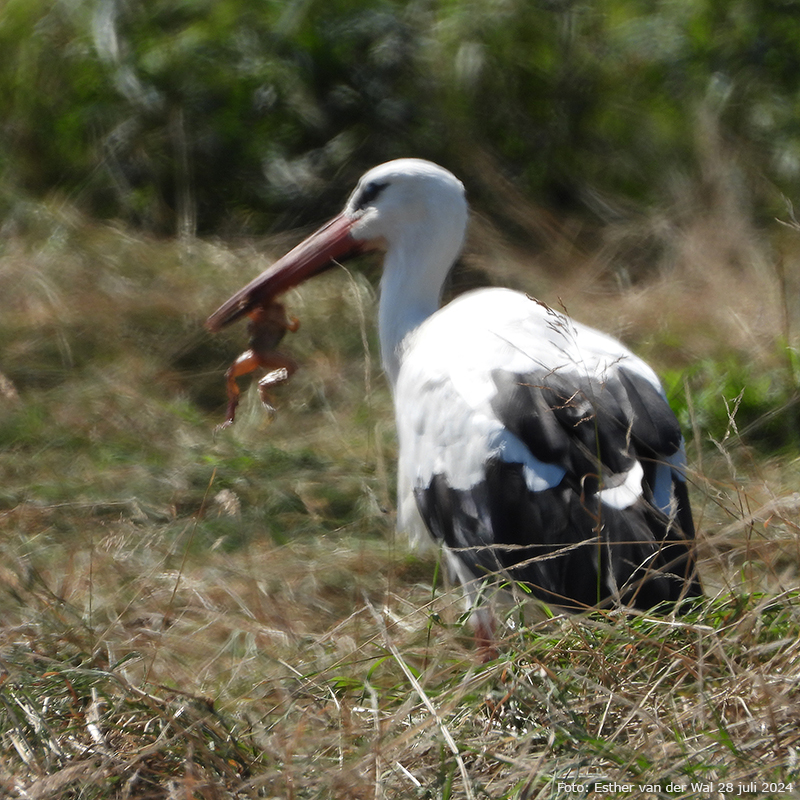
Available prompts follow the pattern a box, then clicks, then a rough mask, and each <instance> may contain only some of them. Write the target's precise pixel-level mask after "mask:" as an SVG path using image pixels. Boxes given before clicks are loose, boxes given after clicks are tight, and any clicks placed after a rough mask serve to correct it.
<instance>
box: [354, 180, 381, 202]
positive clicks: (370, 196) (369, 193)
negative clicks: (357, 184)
mask: <svg viewBox="0 0 800 800" xmlns="http://www.w3.org/2000/svg"><path fill="white" fill-rule="evenodd" d="M388 185H389V184H388V183H379V182H378V181H370V182H369V183H368V184H367V185H366V186H365V187H364V188H363V190H362V191H361V195H360V197H359V198H358V203H357V206H356V207H357V208H364V207H365V206H366V205H367V204H369V203H371V202H372V201H373V200H375V199H376V198H377V197H378V195H379V194H380V193H381V192H382V191H383V190H384V189H385V188H386V187H387V186H388Z"/></svg>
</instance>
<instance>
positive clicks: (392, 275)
mask: <svg viewBox="0 0 800 800" xmlns="http://www.w3.org/2000/svg"><path fill="white" fill-rule="evenodd" d="M418 258H419V260H418ZM423 259H424V256H422V254H420V253H413V254H412V253H408V252H400V253H398V252H397V251H395V252H392V251H391V250H390V251H389V252H388V253H387V254H386V257H385V260H384V268H383V277H382V279H381V295H380V304H379V307H378V335H379V337H380V343H381V359H382V361H383V368H384V370H385V371H386V375H387V377H388V378H389V382H390V383H391V385H392V389H394V386H395V383H396V382H397V375H398V373H399V371H400V364H401V361H402V357H403V348H404V342H405V340H406V339H407V338H408V336H409V335H410V334H411V333H413V332H414V331H415V330H416V329H417V328H418V327H419V326H420V325H421V324H422V323H423V322H424V321H425V320H426V319H427V318H428V317H430V316H431V314H433V313H434V312H435V311H436V310H437V309H438V308H439V302H440V298H441V293H442V286H443V284H444V278H445V277H446V275H447V272H448V270H449V267H450V264H447V265H439V269H436V267H435V266H434V267H428V268H427V269H425V270H424V271H421V270H420V269H419V265H420V264H425V263H426V262H425V260H423ZM415 267H416V268H415Z"/></svg>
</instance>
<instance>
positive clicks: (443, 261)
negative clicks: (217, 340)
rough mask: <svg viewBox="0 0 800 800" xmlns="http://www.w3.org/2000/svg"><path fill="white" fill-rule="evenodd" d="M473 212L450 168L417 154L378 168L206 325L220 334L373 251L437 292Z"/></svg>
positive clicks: (229, 301) (366, 176) (370, 171)
mask: <svg viewBox="0 0 800 800" xmlns="http://www.w3.org/2000/svg"><path fill="white" fill-rule="evenodd" d="M467 215H468V212H467V202H466V199H465V196H464V187H463V185H462V184H461V182H460V181H459V180H458V179H457V178H456V177H455V176H454V175H453V174H452V173H450V172H448V171H447V170H446V169H443V168H442V167H439V166H437V165H436V164H433V163H431V162H430V161H423V160H421V159H416V158H403V159H398V160H396V161H389V162H387V163H386V164H381V165H379V166H377V167H374V168H373V169H371V170H369V172H367V173H366V174H365V175H364V176H363V177H362V178H361V180H360V181H359V182H358V185H357V186H356V188H355V190H354V191H353V193H352V194H351V195H350V198H349V200H348V201H347V204H346V205H345V207H344V210H343V211H342V212H341V213H340V214H339V215H338V216H336V217H334V218H333V219H332V220H331V221H330V222H328V223H327V224H326V225H323V226H322V227H321V228H320V229H319V230H317V231H315V232H314V233H312V234H311V235H310V236H309V237H308V238H307V239H305V240H304V241H303V242H301V243H300V244H299V245H297V247H295V248H294V249H293V250H291V251H290V252H289V253H287V254H286V255H285V256H283V258H281V259H279V260H278V261H276V262H275V263H274V264H273V265H272V266H271V267H269V268H268V269H267V270H265V271H264V272H262V273H261V275H259V276H258V277H257V278H255V279H254V280H253V281H251V282H250V283H249V284H247V286H245V287H244V288H243V289H241V290H239V291H238V292H237V293H236V294H235V295H233V297H231V298H230V299H229V300H227V301H226V302H225V303H223V305H222V306H220V308H219V309H217V311H215V312H214V313H213V314H212V315H211V316H210V317H209V318H208V320H207V321H206V327H208V328H209V330H211V331H218V330H220V329H221V328H223V327H224V326H226V325H228V324H230V323H231V322H234V321H236V320H237V319H239V318H241V317H242V316H244V315H245V314H247V313H248V312H250V311H251V310H252V309H254V308H256V307H258V306H260V305H266V304H267V303H269V302H270V301H271V300H272V298H274V297H275V296H277V295H279V294H282V293H283V292H285V291H286V290H287V289H290V288H292V287H293V286H297V285H298V284H299V283H302V282H303V281H305V280H307V279H308V278H311V277H313V276H314V275H317V274H319V273H320V272H323V271H324V270H326V269H328V268H329V267H331V266H333V264H335V263H341V262H343V261H346V260H347V259H349V258H352V257H353V256H356V255H358V254H360V253H364V252H367V251H370V250H383V251H385V252H386V253H387V259H386V261H387V265H386V266H387V269H389V268H395V269H398V268H399V267H398V266H397V265H398V264H402V268H403V269H405V270H406V271H407V272H408V273H409V274H408V276H407V277H408V278H410V279H411V280H415V279H416V280H418V281H424V282H425V283H433V284H435V286H436V290H437V292H438V289H439V288H440V287H441V284H442V283H443V282H444V279H445V277H446V274H447V271H448V270H449V269H450V267H451V266H452V264H453V262H454V261H455V259H456V257H457V256H458V253H459V251H460V249H461V246H462V244H463V241H464V234H465V232H466V227H467ZM391 256H396V258H392V257H391ZM415 272H416V273H417V274H412V273H415Z"/></svg>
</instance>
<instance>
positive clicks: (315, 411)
mask: <svg viewBox="0 0 800 800" xmlns="http://www.w3.org/2000/svg"><path fill="white" fill-rule="evenodd" d="M684 234H685V235H684ZM692 235H694V233H693V234H692ZM681 236H682V237H683V238H681ZM698 236H699V234H698ZM608 237H609V238H608V239H607V243H606V246H605V247H606V250H603V249H602V248H601V249H600V250H594V251H592V252H591V253H590V254H589V255H584V256H576V255H575V254H574V253H569V252H567V248H566V245H565V244H564V241H566V239H565V240H564V241H557V242H554V243H552V247H551V248H550V250H548V251H547V252H545V253H543V254H540V255H539V256H538V259H533V260H532V261H533V263H534V265H535V268H536V270H535V271H531V272H530V273H524V272H522V271H521V269H520V267H519V263H520V260H519V258H518V254H516V253H513V252H512V251H511V250H510V249H508V248H504V249H500V246H499V245H498V246H497V249H494V250H492V252H491V253H488V252H487V251H486V250H483V251H482V250H481V249H479V248H478V247H477V246H473V249H472V252H471V255H470V256H469V257H468V258H467V259H465V261H466V263H467V266H469V267H472V268H473V269H474V270H476V269H478V268H480V267H483V266H484V265H485V264H486V263H489V261H491V262H492V263H494V264H495V265H499V266H496V268H495V271H494V272H492V273H488V274H487V273H484V275H483V278H482V279H488V280H492V279H496V280H500V279H510V280H512V282H514V283H516V284H517V285H524V286H525V287H526V288H528V290H529V291H531V292H532V293H537V294H540V295H542V296H543V297H544V298H545V299H546V300H548V301H549V302H551V303H553V304H557V303H558V302H561V301H563V303H564V305H566V306H567V308H568V309H569V310H570V312H571V313H573V314H574V315H575V316H576V317H579V318H581V319H586V320H587V321H589V322H593V323H595V324H601V325H602V326H603V327H604V328H606V329H607V330H611V331H612V332H614V333H621V334H622V335H624V336H626V338H627V339H628V340H629V341H631V342H632V343H633V344H634V346H636V347H637V349H639V350H640V351H642V352H645V354H646V355H647V356H648V358H650V359H651V360H652V361H653V362H654V363H655V366H656V367H657V368H658V369H660V370H663V371H667V372H668V371H670V370H678V371H680V370H681V369H683V370H687V369H688V370H690V369H691V366H692V364H693V360H695V355H694V354H695V353H696V352H701V355H702V358H704V359H707V360H712V361H713V360H714V359H717V358H720V357H721V356H725V355H727V356H731V355H734V356H735V357H736V358H737V359H738V361H739V363H741V364H744V365H745V367H746V369H747V370H750V371H751V373H752V377H753V380H754V381H757V380H759V379H760V378H761V373H759V371H758V364H759V358H761V357H762V356H763V355H764V353H768V354H769V359H774V363H776V364H779V365H780V364H781V362H780V355H779V354H777V353H778V351H779V342H781V341H782V339H781V337H782V336H783V335H784V334H785V333H786V331H787V330H789V332H791V325H790V322H791V319H792V317H791V315H789V316H781V315H778V316H777V317H771V316H770V313H771V312H769V309H770V308H774V306H775V304H776V303H777V304H778V305H780V298H781V296H782V292H781V282H780V280H779V278H778V277H776V276H777V275H778V273H777V272H774V273H769V270H768V269H767V268H766V267H765V266H764V264H766V263H768V262H767V261H766V260H764V259H765V257H763V256H759V258H762V260H764V263H761V262H759V263H757V264H756V266H755V267H753V269H754V270H755V272H751V273H749V274H750V275H751V276H752V275H753V274H758V275H761V276H762V280H763V281H765V283H764V291H762V292H760V293H756V292H754V291H750V292H749V293H747V294H746V296H742V295H741V294H740V293H739V292H738V291H737V293H736V294H731V295H725V296H723V295H722V293H721V290H720V286H724V285H730V286H737V287H742V286H745V285H746V282H745V281H744V276H738V277H736V278H735V280H734V279H731V282H730V284H725V282H724V281H723V277H724V270H726V269H729V268H730V266H729V265H727V264H713V265H712V264H711V262H710V261H709V262H708V266H707V268H706V270H705V272H704V274H703V275H701V276H700V277H698V275H697V273H696V274H695V275H694V277H692V276H691V274H690V273H689V271H688V269H687V268H686V264H687V263H688V262H689V261H691V259H690V258H686V257H683V256H681V257H678V256H677V255H676V253H680V252H682V251H680V248H679V246H678V245H679V244H680V242H683V243H684V244H685V243H686V241H687V240H690V239H691V237H690V236H689V234H688V233H687V232H686V231H684V232H683V234H681V235H679V234H678V233H676V234H675V237H676V242H677V243H676V244H674V247H673V249H672V250H671V251H670V253H671V255H670V256H669V258H668V259H667V260H666V261H665V262H664V264H663V265H662V266H663V270H664V271H663V272H662V273H661V275H660V276H656V277H654V278H651V279H649V280H642V281H636V282H634V283H633V284H631V285H630V286H626V285H624V284H625V282H624V281H621V279H620V274H621V273H619V272H618V271H617V272H615V271H614V270H610V269H609V267H608V263H609V261H611V260H613V259H611V256H610V255H609V252H608V248H609V247H611V245H609V244H608V242H609V241H610V242H612V244H613V243H614V242H615V241H619V237H617V239H614V237H612V236H611V235H610V234H608ZM578 238H579V237H578ZM623 238H624V237H623ZM483 241H492V237H490V236H487V237H486V238H484V240H483ZM750 241H751V243H752V240H750ZM285 244H286V242H285V241H284V242H270V243H249V244H246V245H244V244H243V245H240V246H229V245H224V244H221V243H212V242H205V243H204V242H190V243H184V244H176V243H171V242H159V241H151V240H146V239H142V238H138V237H135V236H132V235H130V234H129V233H127V232H125V231H122V230H117V229H114V228H108V227H95V226H92V225H90V224H88V223H87V222H86V221H84V220H81V219H76V218H72V217H70V216H69V215H67V214H66V212H65V211H64V210H63V209H53V208H48V207H46V206H37V207H35V208H32V209H29V210H28V211H27V212H26V214H25V215H24V220H23V223H21V230H19V231H17V232H16V233H15V234H14V235H13V236H11V237H8V238H7V239H6V240H4V242H3V244H2V250H0V305H1V307H2V310H1V312H0V338H2V341H3V348H2V362H0V372H2V374H3V380H2V381H0V441H1V442H2V453H1V454H0V551H1V552H0V682H1V685H0V742H2V746H1V747H0V795H2V796H7V797H10V798H20V799H21V798H25V799H26V800H27V799H31V798H37V799H38V800H45V798H47V799H48V800H51V799H56V800H57V799H60V798H65V799H66V798H76V799H77V798H140V799H144V798H181V799H183V798H203V800H212V799H215V798H250V797H253V798H255V797H264V798H370V799H371V798H414V797H417V798H485V797H489V798H520V799H522V798H565V797H576V796H581V797H583V796H589V795H591V796H598V797H601V796H602V797H609V796H652V797H668V796H672V797H698V798H707V797H721V796H722V794H723V793H724V794H725V795H726V796H736V795H737V794H738V793H742V794H743V796H759V797H765V796H766V797H781V798H783V797H787V796H797V795H798V793H799V792H798V783H797V782H798V769H800V762H798V748H800V733H798V720H800V696H799V690H798V686H800V683H798V677H800V639H799V638H798V632H799V631H800V594H798V575H797V572H798V565H799V564H800V538H799V537H798V534H800V529H799V527H798V519H799V518H800V513H798V512H800V463H798V461H797V459H796V456H795V455H793V454H792V453H791V452H788V453H787V452H783V453H780V452H777V451H773V452H772V453H771V454H769V455H768V454H766V453H765V452H764V451H760V450H758V449H755V448H753V447H751V446H749V445H748V444H747V443H746V442H745V441H743V440H742V438H741V436H740V435H739V431H738V430H737V415H736V413H735V411H736V392H737V387H735V386H732V385H731V386H729V387H727V389H725V391H723V392H722V393H721V394H720V395H719V396H718V398H717V402H718V403H721V404H723V405H724V404H725V402H726V401H727V402H728V409H729V414H728V416H724V415H723V421H724V420H725V419H727V423H728V424H727V426H724V427H726V429H725V430H722V431H721V432H719V431H716V430H715V431H712V432H709V430H708V429H706V428H705V427H703V424H701V422H702V420H703V419H705V417H704V416H703V414H705V413H706V409H705V404H710V403H713V402H714V400H713V398H710V397H708V396H707V395H702V393H698V392H697V387H695V386H693V385H692V384H691V382H689V384H688V385H684V383H683V382H681V381H678V380H676V381H674V385H673V388H672V391H673V392H674V393H676V395H678V394H680V395H682V398H683V399H681V398H678V397H676V399H677V400H679V401H680V403H681V407H682V408H683V409H684V412H685V414H686V423H687V431H686V432H687V437H688V439H689V451H690V458H691V462H692V472H691V481H692V495H693V502H694V506H695V509H696V516H697V519H698V523H699V529H700V545H699V547H700V551H699V552H700V558H701V570H702V573H703V577H704V581H705V585H706V588H707V590H708V599H707V600H706V601H705V602H704V603H702V604H700V605H699V606H698V607H697V608H696V609H695V610H694V611H692V612H691V613H690V614H688V615H687V616H685V617H682V618H675V617H673V616H670V615H667V616H658V615H655V614H636V615H631V614H622V613H618V612H603V613H600V612H597V613H595V614H591V615H588V616H582V617H561V616H557V617H552V616H548V615H547V614H546V613H543V612H542V613H538V614H533V615H527V621H526V615H524V614H523V609H522V608H520V607H509V608H507V609H506V614H507V618H506V624H505V625H504V626H503V627H502V629H501V640H502V641H501V647H500V651H501V654H500V656H499V658H498V659H497V660H495V661H492V662H490V663H489V664H486V665H480V664H478V662H477V660H476V658H475V653H474V649H473V645H472V641H471V636H470V631H469V626H468V624H467V623H466V622H465V620H464V618H463V606H462V601H461V598H460V593H459V591H458V590H457V589H456V588H453V587H450V586H449V585H448V584H447V582H446V579H445V577H444V576H443V575H442V574H441V570H440V569H439V564H438V562H437V555H436V553H435V552H428V553H423V554H416V555H415V554H412V553H410V552H409V551H408V548H407V545H406V543H405V542H404V541H403V540H402V539H401V538H399V537H396V536H395V534H394V532H393V513H392V509H393V504H394V498H393V482H394V478H393V471H394V463H393V459H394V447H395V445H394V438H393V427H392V422H391V403H390V399H389V396H388V391H387V389H386V386H385V384H384V382H383V377H382V375H381V374H380V370H379V367H378V365H377V361H376V343H375V333H374V326H373V322H372V317H373V299H374V298H373V294H374V291H373V288H372V287H371V285H370V284H369V283H368V282H367V280H366V279H364V278H363V277H359V276H358V274H356V273H351V272H345V271H344V270H342V271H340V272H336V271H335V272H332V273H331V274H329V275H327V276H326V277H325V278H321V279H319V281H318V282H317V283H316V284H310V285H308V286H307V287H304V288H303V289H302V290H301V291H296V292H292V293H291V294H290V296H289V298H288V304H289V306H290V308H291V311H292V312H293V313H294V314H296V315H297V316H298V317H300V319H301V321H302V328H301V330H300V331H299V332H298V333H297V334H294V335H290V336H288V337H287V340H286V341H285V342H284V346H285V348H286V349H287V350H290V351H291V352H292V353H293V354H294V355H295V356H296V357H298V358H299V360H300V361H301V362H302V364H303V369H302V370H301V371H300V372H299V373H298V374H297V375H296V376H295V377H294V378H293V380H292V382H291V383H290V384H289V385H288V386H286V387H283V388H281V389H280V390H278V392H277V393H276V399H277V405H278V412H279V413H278V417H277V419H276V421H275V422H274V423H272V424H271V425H270V424H268V423H267V420H266V418H265V415H264V414H263V412H262V410H261V408H260V406H259V404H258V402H257V400H256V398H255V397H254V394H253V392H252V391H248V392H247V393H246V394H245V399H244V401H243V404H242V407H241V410H240V414H239V418H238V420H237V423H236V425H235V426H234V428H233V429H231V430H228V431H223V432H221V433H215V432H214V426H215V425H216V424H217V423H218V422H220V421H221V418H222V415H223V410H224V397H223V380H222V373H223V371H224V368H225V366H226V364H227V363H229V362H230V360H232V358H234V357H235V355H236V354H237V350H238V349H239V348H241V347H242V346H243V345H244V343H245V335H244V331H243V330H239V331H232V332H231V333H230V334H228V333H225V334H223V335H220V336H217V337H210V336H209V335H207V334H206V333H205V332H203V330H202V320H203V319H204V317H205V315H206V314H207V313H208V312H209V311H211V310H213V308H214V307H215V306H216V304H217V303H218V302H219V301H221V300H222V299H224V298H225V297H227V295H228V294H229V293H230V292H231V291H232V290H233V289H235V288H237V287H238V286H239V285H241V284H242V283H243V282H244V280H245V279H247V278H249V277H250V276H251V275H253V274H255V273H256V272H257V271H258V270H259V269H261V268H263V266H264V265H265V264H266V263H267V255H266V254H269V253H270V252H271V251H273V250H275V251H277V250H280V249H282V247H283V246H284V245H285ZM753 246H754V247H755V245H753ZM686 247H687V248H688V247H689V245H686ZM694 247H695V245H694V244H693V245H692V248H694ZM612 250H613V248H612ZM619 252H621V251H620V250H619V248H618V249H616V250H614V253H617V254H619ZM692 252H695V250H692ZM710 252H713V248H712V250H711V251H710ZM761 252H762V251H761V250H759V253H761ZM604 253H605V254H604ZM489 256H491V258H489ZM603 259H605V262H603V263H605V266H604V267H603V266H602V263H601V262H602V260H603ZM567 260H569V261H570V263H574V264H576V265H577V266H574V267H573V268H572V271H571V272H568V271H566V270H564V271H562V274H563V278H564V280H563V282H562V283H561V285H560V286H556V281H555V278H554V277H549V276H555V275H556V274H557V272H558V270H557V267H558V265H559V263H564V262H566V261H567ZM667 262H669V263H667ZM515 265H516V266H515ZM712 267H713V269H712ZM668 268H669V271H667V270H668ZM748 269H749V268H748ZM764 274H767V275H769V274H772V276H773V277H772V278H764V277H763V276H764ZM610 275H611V276H612V277H611V279H610V278H609V276H610ZM615 276H616V277H615ZM698 287H701V288H702V291H701V292H700V290H699V289H698ZM698 292H699V294H698ZM698 297H702V305H700V306H698V304H697V298H698ZM559 298H560V300H559ZM765 309H766V310H765ZM734 311H735V312H736V314H738V318H737V319H736V320H730V319H729V316H730V315H731V314H733V313H734ZM765 315H766V316H765ZM709 319H711V320H712V321H711V322H709ZM608 320H611V321H612V322H611V324H603V323H604V322H608ZM726 320H727V323H726ZM728 324H729V325H730V327H728ZM734 330H741V331H750V332H751V333H752V334H753V335H743V336H742V338H739V339H735V340H734V339H733V334H732V333H731V331H734ZM770 337H771V338H770ZM784 343H785V342H784ZM763 363H764V365H765V366H764V367H763V369H764V370H774V366H773V361H772V360H767V361H764V362H763ZM781 368H782V367H781ZM782 374H783V373H782ZM784 379H785V380H786V381H789V378H788V377H786V376H785V375H784ZM790 388H791V387H790ZM687 389H688V400H687V399H686V397H687ZM726 392H727V394H726ZM787 392H788V393H789V394H790V393H791V392H790V391H789V390H787ZM701 402H702V404H703V407H699V406H698V404H699V403H701ZM712 435H713V437H714V438H713V440H712V439H711V438H710V437H711V436H712ZM601 784H603V785H605V788H599V787H600V785H601ZM727 784H730V787H728V786H727ZM595 785H597V786H598V790H597V792H595V793H594V795H592V792H593V791H594V787H595ZM609 785H611V786H610V788H609ZM581 786H583V787H585V788H584V789H580V788H579V787H581ZM626 787H630V788H626ZM739 787H745V788H744V789H740V788H739ZM790 787H791V788H790Z"/></svg>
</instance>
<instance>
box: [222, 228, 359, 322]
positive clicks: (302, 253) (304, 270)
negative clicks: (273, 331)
mask: <svg viewBox="0 0 800 800" xmlns="http://www.w3.org/2000/svg"><path fill="white" fill-rule="evenodd" d="M353 223H354V220H353V219H350V218H348V217H345V216H344V214H339V216H337V217H334V218H333V219H332V220H331V221H330V222H328V223H327V224H325V225H323V226H322V227H321V228H320V229H319V230H317V231H315V232H314V233H312V234H311V235H310V236H309V237H308V238H306V239H304V240H303V241H302V242H300V244H299V245H297V247H295V248H294V249H293V250H290V251H289V252H288V253H287V254H286V255H285V256H283V258H280V259H278V260H277V261H276V262H275V263H274V264H273V265H272V266H271V267H269V268H268V269H265V270H264V272H262V273H261V274H260V275H259V276H258V277H257V278H254V279H253V280H252V281H250V283H248V284H247V286H245V287H244V288H243V289H240V290H239V291H238V292H236V294H235V295H233V297H231V298H230V299H229V300H226V301H225V302H224V303H223V304H222V305H221V306H220V307H219V308H218V309H217V310H216V311H215V312H214V313H213V314H212V315H211V316H210V317H209V318H208V319H207V320H206V328H208V329H209V330H210V331H212V332H213V333H216V332H217V331H219V330H221V329H222V328H224V327H225V326H226V325H230V324H231V323H232V322H235V321H236V320H237V319H240V318H241V317H243V316H245V314H247V313H248V312H249V311H251V310H252V309H253V308H255V307H257V306H260V305H266V304H267V303H268V302H269V301H270V300H271V299H272V298H273V297H276V296H277V295H279V294H282V293H283V292H285V291H287V290H288V289H291V288H292V287H293V286H297V285H298V284H299V283H302V282H303V281H305V280H307V279H308V278H311V277H313V276H314V275H317V274H318V273H320V272H322V271H323V270H325V269H327V268H328V267H331V266H333V264H334V263H335V262H336V261H343V260H345V259H347V258H350V257H352V256H355V255H358V254H359V253H361V252H362V251H364V250H365V249H367V243H366V242H359V241H358V240H357V239H354V238H353V237H352V236H351V230H352V227H353Z"/></svg>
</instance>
